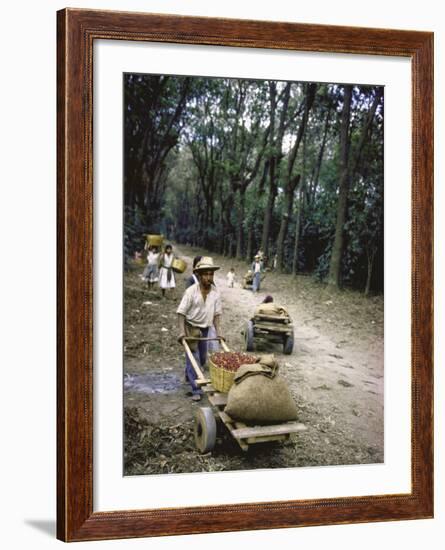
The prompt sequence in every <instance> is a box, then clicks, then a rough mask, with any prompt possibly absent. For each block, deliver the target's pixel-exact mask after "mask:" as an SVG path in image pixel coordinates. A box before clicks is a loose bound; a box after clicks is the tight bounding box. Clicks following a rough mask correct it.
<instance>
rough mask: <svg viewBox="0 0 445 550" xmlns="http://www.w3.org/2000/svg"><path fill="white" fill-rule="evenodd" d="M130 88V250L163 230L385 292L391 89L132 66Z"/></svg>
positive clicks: (127, 213) (127, 206)
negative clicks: (140, 70) (386, 125)
mask: <svg viewBox="0 0 445 550" xmlns="http://www.w3.org/2000/svg"><path fill="white" fill-rule="evenodd" d="M124 89H125V105H124V109H125V171H124V172H125V174H124V200H125V243H126V247H127V249H126V253H127V254H132V253H133V252H134V250H135V249H140V248H141V247H142V245H143V233H153V232H162V233H163V234H164V235H166V236H167V238H169V239H174V240H176V241H178V242H180V243H189V244H192V245H195V246H200V247H203V248H205V249H207V250H210V251H212V250H213V251H215V252H218V253H223V254H226V255H230V256H236V257H238V258H245V259H246V260H247V261H250V260H251V259H252V257H253V255H254V253H255V252H256V251H257V250H258V248H260V247H261V248H262V249H263V250H264V251H265V253H266V256H267V257H268V258H269V262H270V263H271V261H272V258H274V257H275V258H276V265H277V269H279V270H282V271H283V272H290V273H291V272H293V273H296V272H307V273H312V274H314V275H315V276H317V277H318V278H320V279H321V280H324V279H327V280H328V281H329V282H334V284H348V285H351V286H354V287H357V288H361V289H363V290H364V291H365V292H369V291H370V290H373V291H383V90H382V88H381V87H377V86H362V85H356V86H344V85H337V84H315V83H300V82H278V81H248V80H240V79H227V78H219V79H215V78H198V77H174V76H159V75H134V74H127V75H125V86H124ZM339 224H340V225H339ZM333 251H335V254H334V253H333ZM334 256H337V257H338V258H339V262H337V263H338V264H339V265H338V267H337V268H336V267H335V265H334V261H333V258H334ZM335 269H337V275H338V277H336V276H335V273H334V277H333V276H332V275H333V270H334V271H335Z"/></svg>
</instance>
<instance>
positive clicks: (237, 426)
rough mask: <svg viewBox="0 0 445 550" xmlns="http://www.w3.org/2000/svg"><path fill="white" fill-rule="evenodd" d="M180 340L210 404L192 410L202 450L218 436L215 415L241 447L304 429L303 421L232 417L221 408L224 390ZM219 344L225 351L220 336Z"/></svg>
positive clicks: (198, 447)
mask: <svg viewBox="0 0 445 550" xmlns="http://www.w3.org/2000/svg"><path fill="white" fill-rule="evenodd" d="M189 340H191V339H189ZM183 344H184V348H185V350H186V353H187V355H188V356H189V359H190V362H191V363H192V366H193V368H194V370H195V372H196V374H197V379H196V383H197V384H198V385H199V386H200V387H201V388H202V390H203V392H204V394H205V395H206V396H207V399H208V401H209V404H210V407H199V409H198V410H197V412H196V413H195V427H194V437H195V444H196V447H197V449H198V450H199V451H200V452H201V453H208V452H210V451H212V450H213V448H214V446H215V443H216V436H217V423H216V419H215V418H216V417H218V418H219V419H220V420H221V421H222V423H223V424H224V425H225V426H226V428H227V429H228V431H229V433H230V434H231V435H232V437H233V438H234V439H235V441H236V442H237V443H238V444H239V446H240V447H241V449H242V450H243V451H247V450H248V449H249V446H250V445H252V444H255V443H265V442H270V441H286V440H287V439H289V438H290V436H291V435H292V434H294V433H297V432H301V431H304V430H306V426H305V425H304V424H301V423H299V422H293V421H292V422H282V423H280V424H267V425H265V424H261V425H251V424H245V423H243V422H238V421H236V420H234V419H232V418H231V417H230V416H229V415H228V414H227V413H225V412H224V408H225V406H226V404H227V393H222V392H219V391H217V390H216V389H215V388H214V387H213V386H212V384H211V381H210V380H208V379H207V378H206V377H205V376H204V374H203V372H202V371H201V369H200V367H199V365H198V364H197V362H196V360H195V358H194V357H193V355H192V353H191V351H190V348H189V346H188V344H187V342H186V341H185V340H183ZM221 345H222V347H223V349H224V351H229V348H228V347H227V345H226V344H225V342H224V341H223V340H221Z"/></svg>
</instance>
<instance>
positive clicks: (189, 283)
mask: <svg viewBox="0 0 445 550" xmlns="http://www.w3.org/2000/svg"><path fill="white" fill-rule="evenodd" d="M201 258H202V256H195V257H194V258H193V273H192V274H191V275H190V277H188V278H187V279H186V280H185V288H188V287H189V286H192V285H194V284H195V283H198V282H199V281H198V277H197V276H196V274H195V267H196V264H197V263H198V262H199V261H200V260H201Z"/></svg>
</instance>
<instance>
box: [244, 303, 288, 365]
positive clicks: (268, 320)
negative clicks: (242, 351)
mask: <svg viewBox="0 0 445 550" xmlns="http://www.w3.org/2000/svg"><path fill="white" fill-rule="evenodd" d="M244 339H245V344H246V351H253V350H254V348H255V340H256V339H266V340H268V341H269V342H273V343H276V344H282V345H283V353H285V354H286V355H290V354H291V353H292V351H293V349H294V326H293V324H292V319H291V318H290V317H288V316H284V315H265V314H261V313H256V314H255V315H254V316H253V317H252V319H250V320H249V321H247V325H246V328H245V330H244Z"/></svg>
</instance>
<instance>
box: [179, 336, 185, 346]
mask: <svg viewBox="0 0 445 550" xmlns="http://www.w3.org/2000/svg"><path fill="white" fill-rule="evenodd" d="M184 338H185V334H180V335H179V336H178V342H179V343H180V344H182V341H183V339H184Z"/></svg>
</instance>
